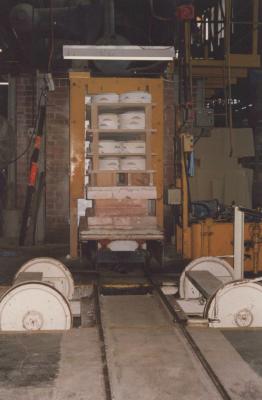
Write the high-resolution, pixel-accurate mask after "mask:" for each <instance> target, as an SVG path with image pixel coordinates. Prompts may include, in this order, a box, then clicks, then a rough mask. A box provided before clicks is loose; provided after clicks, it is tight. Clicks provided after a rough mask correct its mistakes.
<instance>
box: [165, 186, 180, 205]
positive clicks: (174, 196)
mask: <svg viewBox="0 0 262 400" xmlns="http://www.w3.org/2000/svg"><path fill="white" fill-rule="evenodd" d="M167 196H168V200H167V202H168V205H169V206H176V205H179V204H181V189H178V188H170V189H168V195H167Z"/></svg>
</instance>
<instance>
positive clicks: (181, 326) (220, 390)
mask: <svg viewBox="0 0 262 400" xmlns="http://www.w3.org/2000/svg"><path fill="white" fill-rule="evenodd" d="M145 277H146V279H147V281H148V283H149V285H150V286H151V287H152V289H153V296H155V297H156V298H157V300H158V301H159V302H160V303H161V304H162V305H163V306H164V307H165V309H166V310H167V312H168V314H169V316H170V317H171V318H172V320H173V321H174V324H175V328H176V329H177V330H178V331H179V332H180V333H181V335H182V336H183V337H184V339H185V340H186V343H187V344H188V347H189V348H190V349H191V351H192V352H193V354H194V355H195V357H196V358H197V359H198V361H199V363H200V364H201V367H202V369H203V370H204V371H205V374H206V375H207V377H208V379H209V380H210V381H211V382H212V385H213V388H214V391H216V393H217V394H218V398H221V399H223V400H231V396H230V395H229V393H228V392H227V390H226V388H225V387H224V385H223V383H222V382H221V380H220V379H219V377H218V376H217V374H216V373H215V371H214V370H213V369H212V367H211V365H210V364H209V362H208V361H207V359H206V358H205V355H204V354H203V352H202V351H201V350H200V348H199V346H198V345H197V343H196V341H195V340H194V338H193V337H192V335H191V334H190V332H189V330H188V328H187V326H186V324H185V321H183V320H181V317H180V314H179V312H178V311H177V310H176V309H175V308H174V306H173V305H172V304H171V303H170V302H169V300H168V298H167V297H166V296H165V295H164V293H163V292H162V290H161V288H160V286H159V284H157V283H156V282H155V281H154V279H153V277H152V275H151V274H150V272H149V271H148V270H147V269H145ZM134 296H135V295H134ZM100 298H101V287H100V285H99V283H98V284H97V285H96V286H95V313H96V321H97V325H98V332H99V337H100V341H101V357H102V363H103V375H104V386H105V396H106V400H112V399H114V398H116V397H115V396H113V394H112V387H111V381H110V375H111V373H110V372H109V371H110V366H109V362H108V354H107V353H108V347H107V345H106V341H105V333H104V327H103V320H102V316H101V307H100ZM119 298H121V295H119ZM174 362H176V361H175V360H174ZM196 399H197V397H196Z"/></svg>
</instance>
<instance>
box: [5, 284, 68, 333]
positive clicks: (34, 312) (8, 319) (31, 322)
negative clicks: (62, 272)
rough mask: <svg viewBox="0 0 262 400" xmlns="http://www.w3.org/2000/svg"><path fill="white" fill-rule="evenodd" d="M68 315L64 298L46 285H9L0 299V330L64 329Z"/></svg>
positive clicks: (65, 328) (66, 327) (66, 328)
mask: <svg viewBox="0 0 262 400" xmlns="http://www.w3.org/2000/svg"><path fill="white" fill-rule="evenodd" d="M71 326H72V315H71V311H70V307H69V304H68V302H67V300H66V298H65V297H64V296H63V295H62V294H61V293H59V292H58V290H56V289H55V288H53V287H51V286H49V285H48V284H46V283H43V282H42V283H41V282H26V283H22V284H20V285H17V286H13V287H12V288H11V289H10V290H8V291H7V292H6V293H5V294H4V295H3V296H2V298H1V299H0V330H2V331H19V332H21V331H40V330H44V331H48V330H68V329H70V328H71Z"/></svg>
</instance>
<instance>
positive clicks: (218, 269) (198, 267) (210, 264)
mask: <svg viewBox="0 0 262 400" xmlns="http://www.w3.org/2000/svg"><path fill="white" fill-rule="evenodd" d="M187 271H209V272H210V273H211V274H213V275H214V276H215V277H216V278H218V279H219V280H221V281H222V282H225V283H226V282H229V281H232V280H233V279H234V270H233V268H232V267H231V265H230V264H229V263H227V262H226V261H225V260H222V259H221V258H217V257H201V258H197V259H196V260H194V261H192V262H191V263H190V264H189V265H188V266H187V267H186V268H185V270H184V271H183V273H182V274H181V277H180V282H179V294H180V297H181V298H185V299H195V298H198V297H201V294H200V293H199V291H198V290H197V289H196V288H195V286H194V285H193V284H192V283H191V282H190V280H189V279H188V278H187V277H186V275H185V273H186V272H187Z"/></svg>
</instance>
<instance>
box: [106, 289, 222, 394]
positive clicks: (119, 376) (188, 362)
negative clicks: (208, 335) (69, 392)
mask: <svg viewBox="0 0 262 400" xmlns="http://www.w3.org/2000/svg"><path fill="white" fill-rule="evenodd" d="M101 301H102V321H103V326H104V331H105V340H106V349H107V355H108V365H109V374H110V380H111V389H112V393H113V398H114V399H115V400H123V399H125V400H159V399H161V400H171V399H172V400H173V399H180V400H197V399H199V400H200V399H201V400H210V399H212V400H216V399H219V398H220V396H219V395H218V394H217V392H216V390H215V389H214V387H213V385H212V383H211V382H210V380H209V378H208V377H207V376H206V373H205V372H204V371H203V369H202V367H201V365H199V362H198V360H197V359H196V357H195V356H194V354H193V353H192V351H191V350H190V349H189V347H188V346H187V344H186V343H185V341H184V339H183V337H182V336H181V334H180V333H179V331H178V330H177V329H176V328H175V327H174V326H173V324H172V321H171V320H170V319H169V317H167V314H166V313H165V311H164V310H163V308H162V307H161V306H160V304H159V303H158V301H156V300H155V298H154V297H153V296H121V299H120V298H119V297H118V296H106V297H103V298H102V300H101Z"/></svg>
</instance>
